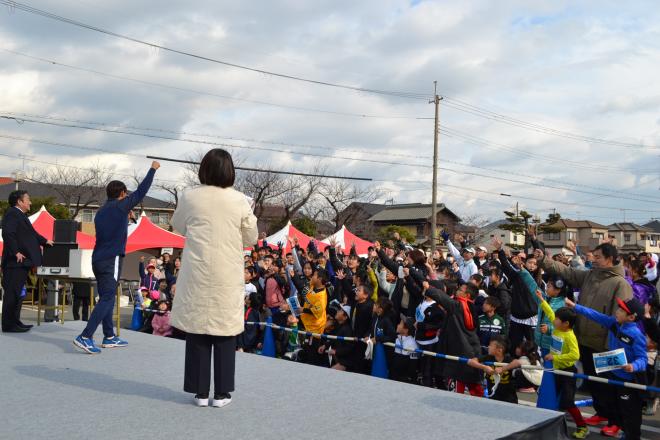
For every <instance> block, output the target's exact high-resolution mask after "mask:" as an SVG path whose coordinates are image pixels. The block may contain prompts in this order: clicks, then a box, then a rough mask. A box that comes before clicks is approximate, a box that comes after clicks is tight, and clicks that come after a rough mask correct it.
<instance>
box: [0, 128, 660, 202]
mask: <svg viewBox="0 0 660 440" xmlns="http://www.w3.org/2000/svg"><path fill="white" fill-rule="evenodd" d="M49 124H52V123H49ZM74 128H86V129H90V130H98V131H106V132H112V133H121V134H131V135H135V136H144V137H148V138H157V139H167V140H173V141H181V142H190V143H198V144H205V145H214V146H219V147H226V148H238V149H248V150H257V151H269V152H274V153H287V154H294V155H300V156H310V157H319V158H327V159H333V160H339V159H341V160H349V161H358V160H359V161H362V162H368V163H378V164H384V165H396V166H408V167H416V168H427V169H428V168H431V166H430V165H423V164H412V163H404V162H390V161H383V160H377V159H364V158H360V159H356V158H352V157H345V156H333V155H327V154H319V153H302V152H297V151H287V150H282V149H277V148H267V147H258V146H247V145H234V144H227V143H220V142H211V141H199V140H193V139H181V138H172V137H167V136H161V135H154V134H146V133H134V132H124V131H111V130H105V129H101V128H98V127H96V128H91V127H82V126H81V127H74ZM0 138H6V139H13V140H19V141H26V142H36V143H43V144H47V145H54V146H58V147H63V148H73V149H81V150H85V151H98V152H102V153H109V154H123V155H128V156H133V157H140V158H143V157H144V156H142V155H138V154H135V153H124V152H116V151H111V150H108V149H103V148H97V147H83V146H78V145H71V144H65V143H62V142H54V141H48V140H43V139H34V138H24V137H19V136H12V135H6V134H0ZM445 162H446V161H445ZM461 165H465V164H461ZM467 166H470V165H467ZM438 169H439V170H443V171H448V172H450V173H455V174H463V175H472V176H476V177H484V178H488V179H495V180H502V181H507V182H511V183H520V184H524V185H529V186H538V187H544V188H551V189H559V190H563V191H572V192H577V193H583V194H591V195H604V196H606V197H612V198H618V199H623V200H629V201H641V202H645V203H653V202H654V201H653V200H647V199H640V198H632V197H622V196H617V195H614V194H603V193H597V192H593V191H585V190H578V189H573V188H566V187H557V186H552V185H547V184H542V183H538V182H525V181H521V180H515V179H510V178H505V177H497V176H489V175H485V174H480V173H475V172H468V171H457V170H454V169H451V168H445V167H438Z"/></svg>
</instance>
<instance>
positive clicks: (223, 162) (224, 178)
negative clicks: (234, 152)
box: [197, 148, 236, 188]
mask: <svg viewBox="0 0 660 440" xmlns="http://www.w3.org/2000/svg"><path fill="white" fill-rule="evenodd" d="M197 175H198V176H199V182H200V183H201V184H202V185H212V186H219V187H220V188H228V187H230V186H233V185H234V181H235V180H236V170H235V169H234V161H233V160H232V159H231V154H229V153H228V152H226V151H225V150H223V149H222V148H214V149H212V150H209V152H208V153H206V155H205V156H204V159H202V163H201V164H199V172H198V173H197Z"/></svg>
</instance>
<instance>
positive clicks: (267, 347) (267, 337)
mask: <svg viewBox="0 0 660 440" xmlns="http://www.w3.org/2000/svg"><path fill="white" fill-rule="evenodd" d="M266 322H267V323H268V324H272V323H273V318H272V317H271V316H269V317H268V318H267V319H266ZM261 355H262V356H268V357H272V358H274V357H275V337H274V336H273V328H272V327H270V326H264V345H263V348H262V349H261Z"/></svg>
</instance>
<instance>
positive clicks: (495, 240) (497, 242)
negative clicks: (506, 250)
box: [492, 237, 504, 251]
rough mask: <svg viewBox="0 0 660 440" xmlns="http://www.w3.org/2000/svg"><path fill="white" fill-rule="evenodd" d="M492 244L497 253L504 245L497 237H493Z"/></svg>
mask: <svg viewBox="0 0 660 440" xmlns="http://www.w3.org/2000/svg"><path fill="white" fill-rule="evenodd" d="M492 243H493V247H494V248H495V249H496V250H498V251H499V250H500V249H502V246H503V245H504V243H502V240H500V239H499V238H497V237H493V242H492Z"/></svg>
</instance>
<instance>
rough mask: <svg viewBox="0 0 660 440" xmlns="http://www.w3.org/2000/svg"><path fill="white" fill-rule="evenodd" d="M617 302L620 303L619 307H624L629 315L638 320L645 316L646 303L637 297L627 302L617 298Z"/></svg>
mask: <svg viewBox="0 0 660 440" xmlns="http://www.w3.org/2000/svg"><path fill="white" fill-rule="evenodd" d="M616 302H617V303H618V304H619V307H621V309H623V310H624V311H625V312H626V313H627V314H628V315H632V316H634V317H635V320H636V321H639V320H640V319H642V318H643V317H644V305H643V304H642V303H641V302H639V300H638V299H637V298H630V299H629V300H628V301H626V302H623V301H622V300H621V299H619V298H617V299H616Z"/></svg>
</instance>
